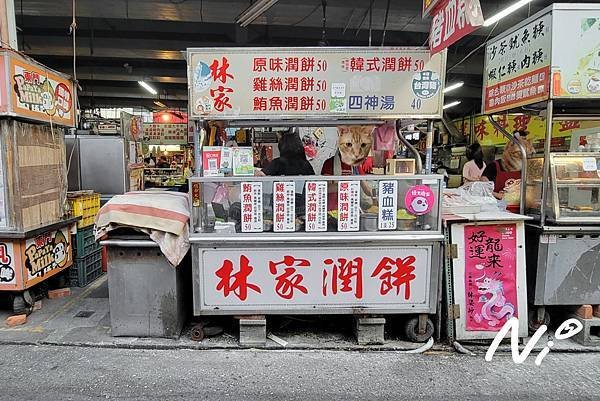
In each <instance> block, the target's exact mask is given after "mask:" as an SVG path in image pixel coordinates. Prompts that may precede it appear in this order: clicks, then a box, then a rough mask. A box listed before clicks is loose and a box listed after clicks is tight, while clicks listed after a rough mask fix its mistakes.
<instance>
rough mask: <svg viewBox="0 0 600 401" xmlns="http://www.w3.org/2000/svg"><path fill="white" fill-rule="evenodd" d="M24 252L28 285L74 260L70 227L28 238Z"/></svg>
mask: <svg viewBox="0 0 600 401" xmlns="http://www.w3.org/2000/svg"><path fill="white" fill-rule="evenodd" d="M24 254H25V255H24V256H25V257H24V263H25V267H26V269H27V278H26V281H27V283H28V285H33V284H34V283H35V282H39V281H42V280H43V279H44V278H45V277H47V276H49V275H51V274H54V273H56V272H58V271H60V270H62V269H64V268H66V267H67V266H69V265H70V264H71V261H72V260H71V258H72V256H71V255H72V244H71V233H70V231H69V228H68V227H65V228H62V229H60V230H56V231H50V232H47V233H44V234H42V235H38V236H37V237H34V238H30V239H28V240H26V241H25V249H24Z"/></svg>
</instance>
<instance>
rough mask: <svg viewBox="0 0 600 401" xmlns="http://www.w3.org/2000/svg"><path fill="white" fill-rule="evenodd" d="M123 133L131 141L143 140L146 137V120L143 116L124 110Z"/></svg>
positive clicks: (122, 116)
mask: <svg viewBox="0 0 600 401" xmlns="http://www.w3.org/2000/svg"><path fill="white" fill-rule="evenodd" d="M121 135H123V136H124V137H125V138H127V139H128V140H130V141H135V142H137V141H142V140H143V139H144V121H143V119H142V117H140V116H134V115H133V114H129V113H126V112H124V111H122V112H121Z"/></svg>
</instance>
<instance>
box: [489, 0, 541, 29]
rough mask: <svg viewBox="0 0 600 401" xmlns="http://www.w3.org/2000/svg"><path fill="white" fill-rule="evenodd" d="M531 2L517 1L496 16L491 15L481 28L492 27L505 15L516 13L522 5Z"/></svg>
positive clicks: (529, 0) (528, 0)
mask: <svg viewBox="0 0 600 401" xmlns="http://www.w3.org/2000/svg"><path fill="white" fill-rule="evenodd" d="M531 1H532V0H520V1H517V2H516V3H515V4H513V5H512V6H508V7H506V8H505V9H504V10H502V11H500V12H499V13H498V14H496V15H492V16H491V17H490V18H488V19H486V20H485V22H484V23H483V26H490V25H494V24H495V23H496V22H498V21H500V20H501V19H502V18H504V17H506V16H507V15H509V14H512V13H514V12H515V11H517V10H518V9H519V8H521V7H523V6H524V5H526V4H529V3H531Z"/></svg>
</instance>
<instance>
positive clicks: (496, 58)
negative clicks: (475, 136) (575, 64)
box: [483, 14, 575, 114]
mask: <svg viewBox="0 0 600 401" xmlns="http://www.w3.org/2000/svg"><path fill="white" fill-rule="evenodd" d="M551 24H552V16H551V14H546V15H543V16H541V17H540V18H538V19H536V20H534V21H532V22H530V23H528V24H527V25H525V26H523V27H521V28H519V29H517V30H510V31H508V33H506V34H502V35H501V36H499V37H498V38H495V39H493V40H492V41H490V42H488V43H487V45H486V50H485V69H484V73H483V91H484V93H483V95H484V96H483V101H484V102H483V113H484V114H490V113H493V112H498V111H503V110H509V109H512V108H515V107H518V106H522V105H526V104H531V103H536V102H539V101H542V100H545V99H548V97H549V95H550V63H551V55H550V53H551ZM573 45H575V44H573Z"/></svg>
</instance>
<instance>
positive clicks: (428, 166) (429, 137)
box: [425, 120, 433, 174]
mask: <svg viewBox="0 0 600 401" xmlns="http://www.w3.org/2000/svg"><path fill="white" fill-rule="evenodd" d="M426 146H427V147H426V150H425V174H431V164H432V158H433V120H429V121H427V139H426Z"/></svg>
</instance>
